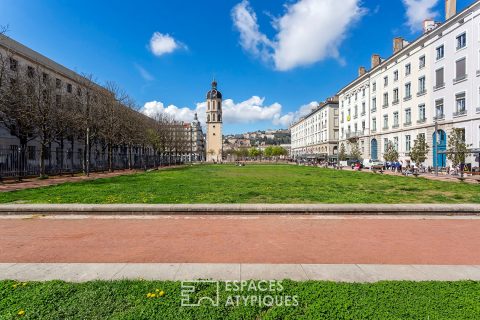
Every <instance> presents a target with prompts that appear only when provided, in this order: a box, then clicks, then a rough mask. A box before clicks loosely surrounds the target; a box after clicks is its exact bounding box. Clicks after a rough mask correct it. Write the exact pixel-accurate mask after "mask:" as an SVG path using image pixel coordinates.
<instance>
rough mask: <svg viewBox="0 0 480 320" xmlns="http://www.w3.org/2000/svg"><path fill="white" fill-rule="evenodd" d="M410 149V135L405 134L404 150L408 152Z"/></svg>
mask: <svg viewBox="0 0 480 320" xmlns="http://www.w3.org/2000/svg"><path fill="white" fill-rule="evenodd" d="M411 149H412V137H411V136H410V135H406V136H405V151H406V152H410V150H411Z"/></svg>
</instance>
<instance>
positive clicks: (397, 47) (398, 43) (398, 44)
mask: <svg viewBox="0 0 480 320" xmlns="http://www.w3.org/2000/svg"><path fill="white" fill-rule="evenodd" d="M404 45H405V40H404V39H403V38H402V37H396V38H394V39H393V54H395V53H397V52H400V51H402V49H403V46H404Z"/></svg>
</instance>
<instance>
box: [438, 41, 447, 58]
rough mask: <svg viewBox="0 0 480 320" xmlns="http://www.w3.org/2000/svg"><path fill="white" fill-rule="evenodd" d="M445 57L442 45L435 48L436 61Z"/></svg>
mask: <svg viewBox="0 0 480 320" xmlns="http://www.w3.org/2000/svg"><path fill="white" fill-rule="evenodd" d="M444 56H445V46H444V45H443V44H442V45H441V46H440V47H438V48H437V60H440V59H442V58H443V57H444Z"/></svg>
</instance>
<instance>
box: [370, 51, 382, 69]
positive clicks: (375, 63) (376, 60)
mask: <svg viewBox="0 0 480 320" xmlns="http://www.w3.org/2000/svg"><path fill="white" fill-rule="evenodd" d="M381 62H382V60H381V59H380V55H378V54H372V69H373V68H376V67H378V66H379V65H380V63H381Z"/></svg>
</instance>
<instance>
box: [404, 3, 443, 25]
mask: <svg viewBox="0 0 480 320" xmlns="http://www.w3.org/2000/svg"><path fill="white" fill-rule="evenodd" d="M437 3H438V0H403V4H404V5H405V7H406V9H407V13H406V14H407V25H408V26H409V27H410V30H412V32H418V31H420V30H422V28H423V21H424V20H425V19H433V18H435V17H436V16H438V12H436V11H434V10H433V8H434V7H435V6H436V5H437Z"/></svg>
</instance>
